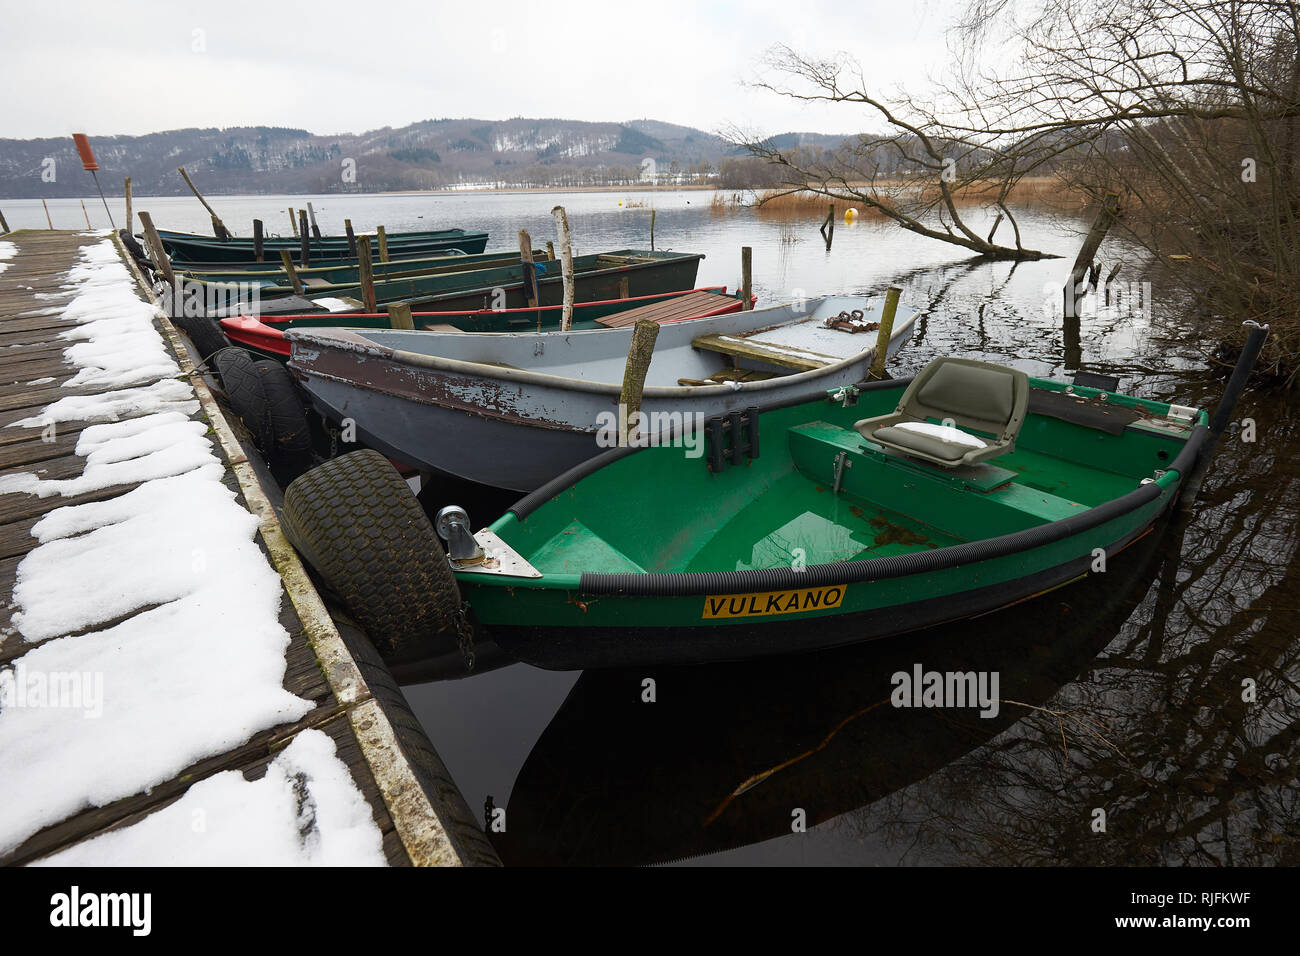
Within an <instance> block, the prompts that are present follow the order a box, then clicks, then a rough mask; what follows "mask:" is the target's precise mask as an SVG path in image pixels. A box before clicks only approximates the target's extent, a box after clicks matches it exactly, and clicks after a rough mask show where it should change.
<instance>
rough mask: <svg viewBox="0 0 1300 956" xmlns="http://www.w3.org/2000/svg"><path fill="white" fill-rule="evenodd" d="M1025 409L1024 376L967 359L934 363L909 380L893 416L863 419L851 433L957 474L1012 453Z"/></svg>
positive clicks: (1027, 386) (1025, 383) (1027, 400)
mask: <svg viewBox="0 0 1300 956" xmlns="http://www.w3.org/2000/svg"><path fill="white" fill-rule="evenodd" d="M1028 405H1029V376H1028V375H1026V374H1025V373H1024V372H1021V371H1017V370H1016V369H1012V368H1006V367H1005V366H1002V365H993V364H991V363H989V362H976V361H974V360H972V359H962V358H937V359H934V360H933V361H932V362H930V364H929V365H927V366H926V367H925V368H923V369H922V370H921V371H920V372H919V373H918V374H917V376H916V378H914V379H912V383H911V384H910V385H908V386H907V390H906V391H904V392H903V397H902V398H901V399H899V402H898V407H897V408H896V409H895V410H894V411H893V412H891V413H890V414H888V415H881V416H879V417H877V418H864V419H863V420H862V421H860V422H856V423H855V424H854V427H855V428H856V429H857V430H858V433H859V434H860V435H861V436H862V437H863V438H865V439H867V440H868V441H873V442H875V443H876V444H878V445H882V446H884V447H885V448H890V449H893V450H894V451H899V452H902V453H903V454H905V455H910V456H912V457H914V458H920V459H922V460H923V461H928V462H932V463H933V464H936V465H942V466H943V467H945V468H958V467H961V466H963V465H975V464H979V463H980V462H984V461H987V460H988V459H990V458H996V457H997V456H998V455H1005V454H1007V453H1008V452H1011V451H1014V450H1015V447H1016V436H1017V435H1018V434H1019V433H1020V426H1021V425H1022V424H1023V423H1024V420H1025V411H1026V409H1027V407H1028ZM927 419H939V421H941V422H943V423H944V424H945V425H946V426H948V427H944V426H935V425H934V424H933V423H931V422H927V421H926V420H927ZM954 428H955V429H956V430H955V431H954V430H953V429H954ZM969 431H979V432H984V433H985V434H986V435H992V436H993V438H992V439H988V438H983V437H980V436H978V435H970V434H969Z"/></svg>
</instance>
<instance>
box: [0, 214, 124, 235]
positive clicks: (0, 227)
mask: <svg viewBox="0 0 1300 956" xmlns="http://www.w3.org/2000/svg"><path fill="white" fill-rule="evenodd" d="M128 225H129V223H128ZM8 231H9V223H7V222H5V214H4V213H3V212H0V234H3V233H6V232H8Z"/></svg>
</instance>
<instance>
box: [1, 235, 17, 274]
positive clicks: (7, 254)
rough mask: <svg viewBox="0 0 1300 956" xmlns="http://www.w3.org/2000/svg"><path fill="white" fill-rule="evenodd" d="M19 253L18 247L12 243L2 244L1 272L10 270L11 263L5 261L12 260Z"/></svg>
mask: <svg viewBox="0 0 1300 956" xmlns="http://www.w3.org/2000/svg"><path fill="white" fill-rule="evenodd" d="M17 251H18V247H17V246H15V245H14V244H13V243H12V242H0V272H4V271H5V270H6V269H8V268H9V263H7V262H5V260H6V259H12V258H13V257H14V253H16V252H17Z"/></svg>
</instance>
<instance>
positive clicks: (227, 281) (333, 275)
mask: <svg viewBox="0 0 1300 956" xmlns="http://www.w3.org/2000/svg"><path fill="white" fill-rule="evenodd" d="M533 256H534V257H535V258H537V259H543V260H544V259H545V258H546V252H545V250H535V251H534V252H533ZM518 262H519V253H518V252H508V251H499V252H482V253H479V254H478V255H474V256H465V255H436V256H422V257H420V258H417V259H395V260H391V261H389V262H379V261H378V260H376V261H375V262H374V265H373V267H372V270H371V273H372V275H373V276H374V277H375V278H376V279H398V278H411V277H413V276H420V275H439V274H443V273H447V272H467V271H470V270H473V269H484V268H490V267H499V266H509V265H515V264H518ZM257 266H259V268H256V269H251V268H250V269H232V268H230V267H229V266H226V267H225V268H210V269H206V270H198V269H195V268H193V267H192V266H191V265H190V264H188V263H186V264H184V265H183V266H178V268H177V269H176V275H177V276H179V277H183V278H184V279H186V280H187V281H189V282H193V283H197V284H198V285H200V286H220V285H231V284H233V285H242V286H245V287H248V286H256V287H258V288H260V289H261V295H262V296H267V297H273V296H276V295H287V294H289V293H291V292H292V291H293V289H292V287H291V285H290V280H289V276H288V274H287V273H286V272H285V271H284V267H283V266H282V265H280V262H279V259H278V258H277V260H276V261H275V262H274V263H271V262H261V263H257ZM294 271H295V272H296V273H297V274H298V279H299V281H301V282H302V284H303V286H304V287H306V288H308V289H312V288H316V287H317V286H322V285H356V284H357V283H359V282H360V281H361V272H360V267H359V266H357V264H356V261H355V260H349V261H347V262H338V263H334V264H331V265H320V266H311V267H309V268H306V269H297V268H295V269H294Z"/></svg>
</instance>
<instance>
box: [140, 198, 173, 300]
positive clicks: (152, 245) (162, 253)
mask: <svg viewBox="0 0 1300 956" xmlns="http://www.w3.org/2000/svg"><path fill="white" fill-rule="evenodd" d="M140 224H141V225H143V226H144V242H145V245H147V246H148V247H149V255H150V257H152V259H153V264H154V267H155V268H156V269H157V270H158V271H159V272H161V273H162V274H163V278H164V279H166V280H167V285H168V287H169V288H170V289H171V290H172V292H171V303H172V305H173V312H172V314H173V315H176V314H177V311H176V309H175V306H176V305H177V304H178V303H177V302H176V294H177V291H178V289H179V285H178V284H177V282H176V273H175V272H173V271H172V263H171V260H170V259H169V258H167V250H166V249H164V248H163V244H162V239H160V238H159V237H158V230H157V229H155V228H154V227H153V219H152V218H151V217H150V216H149V214H148V213H147V212H144V211H143V210H142V211H141V212H140Z"/></svg>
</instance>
